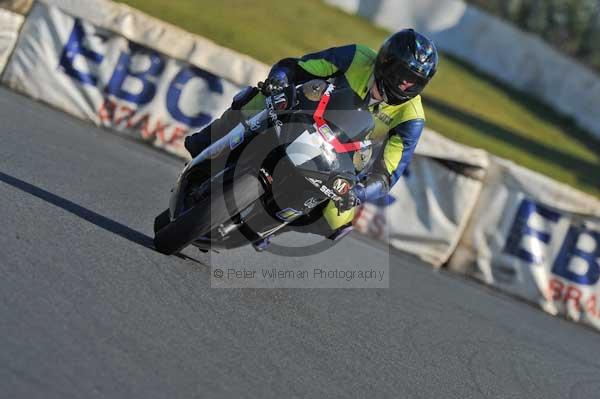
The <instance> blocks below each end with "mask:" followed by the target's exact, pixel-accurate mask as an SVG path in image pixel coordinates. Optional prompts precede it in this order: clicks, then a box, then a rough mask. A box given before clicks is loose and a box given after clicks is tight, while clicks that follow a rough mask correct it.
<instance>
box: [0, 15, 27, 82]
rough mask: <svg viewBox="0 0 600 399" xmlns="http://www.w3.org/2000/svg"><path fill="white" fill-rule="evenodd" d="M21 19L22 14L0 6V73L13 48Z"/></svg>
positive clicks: (21, 22)
mask: <svg viewBox="0 0 600 399" xmlns="http://www.w3.org/2000/svg"><path fill="white" fill-rule="evenodd" d="M23 20H24V17H23V16H22V15H20V14H17V13H14V12H12V11H9V10H7V9H4V8H0V75H1V74H2V71H4V68H5V67H6V64H7V62H8V59H9V57H10V55H11V53H12V52H13V49H14V48H15V44H16V43H17V37H18V36H19V30H20V29H21V26H22V25H23Z"/></svg>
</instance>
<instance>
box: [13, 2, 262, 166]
mask: <svg viewBox="0 0 600 399" xmlns="http://www.w3.org/2000/svg"><path fill="white" fill-rule="evenodd" d="M95 1H96V0H95ZM96 2H97V3H101V4H98V5H97V8H96V6H95V5H94V4H92V3H94V2H75V3H74V5H75V7H74V10H75V11H76V14H78V15H79V16H81V17H83V16H85V17H86V18H85V19H84V18H81V17H73V16H71V15H70V14H67V13H66V12H64V11H62V10H61V9H60V8H58V7H56V6H54V5H47V4H46V3H45V2H37V3H36V4H35V5H34V7H33V9H32V10H31V11H30V13H29V16H28V18H27V20H26V23H25V25H24V26H23V32H22V35H21V36H20V38H19V41H18V43H17V47H16V49H15V51H14V54H13V57H12V60H11V63H10V65H9V66H8V67H7V68H6V71H5V74H4V76H3V83H4V84H6V85H7V86H9V87H11V88H13V89H15V90H17V91H20V92H22V93H25V94H27V95H28V96H30V97H33V98H35V99H38V100H42V101H44V102H46V103H48V104H51V105H53V106H55V107H58V108H60V109H62V110H64V111H66V112H68V113H70V114H72V115H75V116H77V117H79V118H83V119H87V120H90V121H92V122H93V123H95V124H96V125H101V126H106V127H110V128H113V129H116V130H119V131H122V132H126V133H128V134H131V135H135V136H141V137H142V138H143V139H144V140H146V141H149V142H152V143H153V144H154V145H156V146H158V147H161V148H164V149H166V150H167V151H170V152H173V153H177V154H179V155H182V156H185V155H186V151H185V150H184V149H183V146H182V138H183V137H184V136H185V135H186V134H187V133H188V132H189V131H190V130H191V129H194V128H199V127H201V126H204V125H206V124H208V123H209V122H210V121H211V120H212V119H214V118H215V117H216V116H218V115H220V114H221V112H222V111H223V110H225V109H226V108H228V107H229V105H230V104H231V99H232V97H233V96H234V95H235V93H236V92H237V91H238V90H239V89H240V87H241V85H242V84H245V83H255V82H250V81H247V79H254V78H255V77H258V76H259V75H260V74H259V71H262V72H264V73H265V74H266V67H264V68H263V69H262V70H261V68H260V65H261V64H258V63H256V62H254V63H250V64H249V65H250V66H249V67H244V65H246V64H245V59H244V57H242V58H241V59H237V58H235V57H234V55H233V54H229V53H227V52H226V51H225V52H223V54H221V55H220V56H219V57H217V56H215V57H212V56H210V53H211V52H212V53H214V54H216V53H218V52H219V49H218V48H217V47H216V46H215V45H214V44H210V43H209V42H207V43H209V44H210V45H209V46H208V47H207V49H206V53H207V54H209V55H207V56H206V57H207V58H206V59H204V60H203V62H209V63H210V64H211V68H210V69H212V70H217V69H219V67H220V66H222V72H223V74H222V75H215V74H213V73H211V72H209V71H207V70H206V69H202V68H199V67H197V66H195V65H192V64H190V63H189V62H185V61H181V60H179V59H175V58H172V57H168V56H166V55H164V54H163V53H161V52H159V51H156V50H155V49H154V47H153V48H150V47H146V46H144V45H142V44H140V43H139V42H133V41H130V40H128V39H126V38H125V37H124V36H123V35H120V34H117V33H114V32H115V31H124V32H127V33H128V35H129V36H132V37H137V38H140V41H146V42H148V41H154V42H155V44H157V46H156V47H160V48H166V42H167V41H168V39H169V38H171V36H172V35H173V34H172V33H167V32H169V31H168V30H167V29H165V26H163V25H161V24H160V23H156V24H154V25H152V24H150V22H149V21H145V20H144V18H142V17H140V16H138V15H134V13H133V12H131V10H130V9H126V10H123V9H122V8H121V7H112V6H111V7H112V8H111V7H109V8H108V11H109V12H107V13H104V12H103V8H102V7H101V5H102V4H105V3H106V2H104V1H101V2H98V1H96ZM48 3H60V4H61V5H62V7H64V8H66V7H65V4H67V3H69V2H66V1H49V2H48ZM106 4H109V3H106ZM110 4H112V3H110ZM87 16H89V17H90V18H89V19H90V20H98V21H99V23H101V24H102V25H103V26H102V27H99V26H97V25H94V24H93V23H91V22H89V21H88V18H87ZM101 18H106V19H107V20H100V19H101ZM111 21H115V23H114V25H111ZM138 26H140V29H141V30H138V29H137V27H138ZM108 27H110V28H111V29H108ZM188 36H189V35H188ZM142 39H143V40H142ZM175 42H177V43H180V44H181V48H186V49H189V46H186V45H185V42H186V40H185V39H182V40H179V41H177V40H176V41H175ZM192 42H193V43H196V42H195V41H194V40H192V39H190V43H192ZM199 43H200V42H199ZM171 47H172V51H171V52H172V53H177V52H178V51H177V50H176V49H175V48H176V47H177V46H175V45H174V46H171ZM194 49H195V51H197V52H200V48H199V47H198V46H196V47H194ZM193 54H194V52H191V53H190V54H189V55H190V57H191V58H193ZM225 55H227V57H231V58H232V62H227V59H228V58H227V57H225ZM196 61H200V60H196ZM199 63H201V62H199ZM219 63H220V64H219ZM236 65H237V66H239V68H237V67H235V66H236ZM223 75H227V76H228V78H231V79H232V80H234V81H235V82H233V81H232V80H229V79H226V78H223ZM234 78H235V79H234ZM262 78H264V76H262Z"/></svg>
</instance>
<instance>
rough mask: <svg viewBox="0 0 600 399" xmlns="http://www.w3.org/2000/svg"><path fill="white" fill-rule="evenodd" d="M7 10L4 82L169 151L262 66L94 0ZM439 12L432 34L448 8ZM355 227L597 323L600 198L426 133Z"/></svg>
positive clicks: (262, 71) (0, 27)
mask: <svg viewBox="0 0 600 399" xmlns="http://www.w3.org/2000/svg"><path fill="white" fill-rule="evenodd" d="M357 2H358V0H356V1H350V0H348V1H347V3H357ZM360 3H361V4H367V3H365V2H360ZM374 3H377V4H379V3H382V4H387V3H386V2H385V1H384V2H374ZM6 4H9V6H10V7H11V8H9V10H7V9H2V8H0V70H2V69H4V71H3V73H2V83H3V84H4V85H7V86H8V87H10V88H12V89H14V90H16V91H19V92H21V93H24V94H26V95H28V96H30V97H32V98H34V99H38V100H41V101H43V102H46V103H48V104H50V105H52V106H54V107H57V108H59V109H61V110H63V111H65V112H67V113H69V114H72V115H74V116H77V117H79V118H82V119H85V120H88V121H90V122H92V123H94V124H96V125H99V126H106V127H109V128H111V129H114V130H117V131H120V132H123V133H124V134H128V135H131V136H133V137H137V138H141V139H142V140H145V141H148V142H151V143H153V144H154V145H155V146H158V147H160V148H162V149H164V150H166V151H169V152H171V153H175V154H178V155H180V156H186V154H185V151H184V150H183V148H182V145H181V143H182V138H183V137H184V136H185V135H186V134H188V132H189V131H190V130H192V129H195V128H199V127H201V126H204V125H206V124H207V123H209V122H210V121H211V120H212V119H213V118H214V117H215V116H217V115H219V114H220V113H221V112H222V111H223V110H224V109H225V108H227V107H228V106H229V104H230V102H231V98H232V97H233V95H234V94H235V93H236V92H237V91H238V90H239V89H240V88H241V87H243V86H245V85H248V84H255V83H256V82H257V81H259V80H262V79H264V77H265V76H266V74H267V71H268V68H267V66H266V65H264V64H261V63H259V62H257V61H254V60H252V59H251V58H248V57H246V56H243V55H240V54H237V53H235V52H233V51H231V50H228V49H225V48H222V47H219V46H217V45H215V44H214V43H212V42H210V41H208V40H206V39H203V38H199V37H197V36H193V35H191V34H189V33H186V32H184V31H182V30H180V29H178V28H176V27H173V26H171V25H168V24H165V23H163V22H161V21H158V20H156V19H153V18H151V17H148V16H146V15H144V14H142V13H140V12H138V11H136V10H133V9H131V8H129V7H126V6H123V5H121V4H117V3H112V2H110V1H107V0H86V1H80V0H39V1H36V2H34V4H33V7H31V1H30V0H4V1H3V0H0V7H3V6H6ZM369 4H370V3H369ZM423 4H428V2H427V1H425V2H424V3H423ZM444 4H447V2H444ZM422 7H424V5H422ZM17 9H18V11H19V12H20V13H23V14H26V15H27V17H26V18H25V22H24V23H23V16H22V15H19V14H16V13H14V12H13V11H14V10H17ZM447 11H448V13H446V14H444V15H442V14H439V13H438V14H437V18H438V19H437V20H436V21H437V24H438V25H435V26H434V25H432V26H433V27H432V28H431V29H433V28H434V27H436V26H437V28H436V29H438V30H440V29H443V28H444V26H446V25H447V24H448V23H450V22H451V21H452V20H453V18H455V17H456V15H459V14H460V8H449V9H448V10H447ZM449 21H450V22H449ZM444 24H446V25H444ZM19 29H20V33H19ZM17 35H18V39H17ZM11 53H12V55H11ZM7 59H8V64H6V60H7ZM591 114H593V115H594V116H595V117H597V116H598V113H591ZM599 125H600V124H599ZM356 226H357V228H358V230H359V231H362V232H364V233H366V234H370V235H372V236H374V237H376V238H383V237H389V239H390V244H391V245H393V246H395V247H397V248H399V249H401V250H404V251H407V252H410V253H413V254H416V255H417V256H419V257H421V258H422V259H425V260H427V261H428V262H430V263H431V264H433V265H435V266H440V265H442V264H444V263H447V261H448V259H449V258H450V260H449V266H450V268H451V270H454V271H456V272H460V273H467V274H469V275H471V276H474V277H476V278H478V279H480V280H482V281H484V282H486V283H488V284H493V285H494V286H497V287H499V288H501V289H503V290H505V291H507V292H510V293H513V294H515V295H518V296H520V297H522V298H525V299H528V300H531V301H535V302H538V303H539V304H540V305H541V306H542V307H543V308H544V309H545V310H546V311H549V312H551V313H553V314H566V315H568V316H569V317H571V318H573V319H575V320H579V321H582V322H584V323H587V324H590V325H594V326H595V327H597V328H600V307H599V306H598V304H597V297H598V295H600V282H599V281H598V280H599V279H600V261H599V260H598V258H600V203H599V202H598V201H596V200H595V199H593V198H590V197H589V196H585V195H583V194H580V193H576V192H575V191H574V190H572V189H570V188H568V187H566V186H564V185H561V184H559V183H556V182H554V181H552V180H550V179H548V178H546V177H543V176H540V175H538V174H537V173H534V172H531V171H528V170H526V169H524V168H521V167H518V166H515V165H514V164H512V163H510V162H508V161H505V160H502V159H498V158H494V157H489V156H488V154H487V153H485V152H484V151H481V150H476V149H473V148H469V147H465V146H462V145H459V144H457V143H454V142H452V141H450V140H447V139H445V138H443V137H441V136H439V135H437V134H436V133H434V132H432V131H426V132H425V133H424V134H423V137H422V139H421V142H420V143H419V145H418V147H417V151H416V154H415V159H414V161H413V162H412V163H411V165H410V166H409V168H408V170H407V173H406V175H405V176H404V178H403V179H401V181H400V182H398V183H397V184H396V186H395V187H394V189H393V190H392V192H391V193H390V195H389V196H388V197H387V198H384V199H382V200H381V201H378V203H377V204H366V205H365V206H364V207H363V208H362V210H361V211H360V212H359V213H358V216H357V219H356Z"/></svg>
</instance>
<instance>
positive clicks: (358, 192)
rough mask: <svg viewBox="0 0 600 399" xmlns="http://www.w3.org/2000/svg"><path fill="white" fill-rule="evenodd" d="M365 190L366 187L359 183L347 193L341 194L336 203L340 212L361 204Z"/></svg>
mask: <svg viewBox="0 0 600 399" xmlns="http://www.w3.org/2000/svg"><path fill="white" fill-rule="evenodd" d="M364 191H365V187H364V186H363V185H362V184H360V183H359V184H357V185H355V186H354V187H353V188H352V189H350V190H348V192H347V193H346V194H344V195H340V199H339V201H337V203H336V206H337V209H338V213H342V212H346V211H349V210H350V209H352V208H354V207H357V206H359V205H360V204H361V202H362V201H361V198H363V197H364Z"/></svg>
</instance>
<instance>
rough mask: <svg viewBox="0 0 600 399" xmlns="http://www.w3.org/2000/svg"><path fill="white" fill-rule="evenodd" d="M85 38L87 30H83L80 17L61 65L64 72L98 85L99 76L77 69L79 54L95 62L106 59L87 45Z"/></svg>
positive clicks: (64, 50)
mask: <svg viewBox="0 0 600 399" xmlns="http://www.w3.org/2000/svg"><path fill="white" fill-rule="evenodd" d="M84 39H85V31H84V30H83V25H82V24H81V21H80V20H79V19H75V24H74V25H73V30H72V31H71V35H70V36H69V40H68V41H67V44H66V45H65V46H64V48H63V51H62V54H61V56H60V66H61V67H62V68H63V70H64V72H65V73H66V74H67V75H69V76H70V77H72V78H73V79H76V80H78V81H79V82H81V83H85V84H89V85H93V86H96V84H97V83H98V77H97V76H94V75H92V74H91V73H89V72H83V71H79V70H77V69H75V59H76V58H77V57H78V56H82V57H84V58H85V59H86V60H88V61H90V62H92V63H94V64H100V63H101V62H102V60H103V59H104V56H103V55H102V54H99V53H96V52H95V51H93V50H90V49H89V48H87V47H85V46H84V44H83V42H84Z"/></svg>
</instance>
